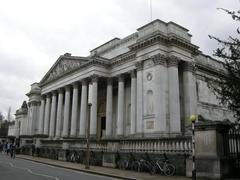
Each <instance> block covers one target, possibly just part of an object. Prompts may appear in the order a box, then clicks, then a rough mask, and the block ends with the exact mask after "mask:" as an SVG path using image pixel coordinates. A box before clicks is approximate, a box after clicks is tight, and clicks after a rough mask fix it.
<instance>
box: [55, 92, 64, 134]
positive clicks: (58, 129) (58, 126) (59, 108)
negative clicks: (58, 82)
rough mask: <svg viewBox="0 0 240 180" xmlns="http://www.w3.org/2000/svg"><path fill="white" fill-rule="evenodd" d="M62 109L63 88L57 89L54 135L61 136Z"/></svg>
mask: <svg viewBox="0 0 240 180" xmlns="http://www.w3.org/2000/svg"><path fill="white" fill-rule="evenodd" d="M62 110H63V89H59V90H58V105H57V123H56V137H57V138H59V137H60V136H61V126H62Z"/></svg>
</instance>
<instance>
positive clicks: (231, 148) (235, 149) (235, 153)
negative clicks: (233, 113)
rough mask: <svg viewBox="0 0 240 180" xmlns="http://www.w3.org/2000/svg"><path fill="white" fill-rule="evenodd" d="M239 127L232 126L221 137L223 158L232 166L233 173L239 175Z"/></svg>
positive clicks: (237, 125)
mask: <svg viewBox="0 0 240 180" xmlns="http://www.w3.org/2000/svg"><path fill="white" fill-rule="evenodd" d="M239 126H240V125H239V124H236V125H234V126H232V127H231V128H230V129H229V130H228V131H227V132H225V133H224V135H223V143H224V149H223V150H224V151H223V152H224V156H225V157H227V158H228V159H229V162H230V163H231V164H232V166H233V172H235V173H237V174H238V175H240V127H239Z"/></svg>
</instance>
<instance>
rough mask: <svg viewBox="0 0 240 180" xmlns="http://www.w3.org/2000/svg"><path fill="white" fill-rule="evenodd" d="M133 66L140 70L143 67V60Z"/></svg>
mask: <svg viewBox="0 0 240 180" xmlns="http://www.w3.org/2000/svg"><path fill="white" fill-rule="evenodd" d="M135 67H136V69H137V71H141V70H142V69H143V62H142V61H138V62H136V63H135Z"/></svg>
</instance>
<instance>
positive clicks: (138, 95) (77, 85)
mask: <svg viewBox="0 0 240 180" xmlns="http://www.w3.org/2000/svg"><path fill="white" fill-rule="evenodd" d="M169 62H170V63H169ZM169 62H167V61H166V60H163V59H162V58H161V57H157V60H156V61H154V63H155V67H156V69H155V71H156V72H157V73H156V74H155V76H156V77H155V81H156V82H155V92H156V93H155V95H156V96H155V99H154V101H155V106H156V108H159V109H157V110H156V111H155V117H156V122H155V124H156V125H155V128H156V130H157V131H167V124H169V125H168V126H169V129H168V130H171V131H173V132H180V131H181V121H180V98H179V77H178V76H179V73H178V60H177V59H169ZM129 73H130V74H131V76H130V77H131V100H130V101H131V110H130V111H131V112H130V113H131V114H130V135H135V134H139V133H143V131H144V130H143V126H144V124H143V123H144V114H143V108H144V107H143V96H144V94H143V88H144V87H143V78H144V77H143V76H144V73H143V63H137V64H136V70H132V71H131V72H129ZM193 77H194V75H193V73H192V71H191V70H190V68H184V74H183V80H184V83H183V86H184V92H185V93H184V99H183V100H184V101H186V102H184V104H185V107H184V109H186V108H187V110H185V111H186V113H187V114H190V113H192V112H190V111H195V110H194V109H193V108H194V103H196V102H195V100H194V98H196V97H194V87H193V84H194V80H193ZM115 79H116V77H115ZM105 80H106V81H107V86H106V91H107V94H106V137H112V136H117V137H121V136H123V135H124V105H125V102H124V96H125V94H124V93H125V79H124V76H122V75H119V76H118V77H117V81H118V98H117V113H116V114H117V117H116V134H114V135H113V78H105ZM98 81H99V78H98V77H97V76H92V77H91V78H90V79H89V78H88V79H83V80H81V81H79V82H74V83H73V84H71V85H68V86H66V87H62V88H60V89H56V90H54V91H52V92H49V93H47V94H42V99H41V107H40V118H39V132H38V134H44V135H47V136H49V137H56V138H59V137H85V136H86V125H87V120H88V119H87V113H88V103H89V99H88V91H89V88H88V87H89V84H90V83H91V85H92V88H91V90H92V92H91V96H92V98H91V110H90V136H92V137H96V135H97V113H98V112H97V109H98V107H97V105H98V102H97V101H98V98H97V97H98ZM166 90H168V95H167V98H166ZM80 92H81V94H80ZM79 95H80V97H79ZM195 95H196V94H195ZM71 97H72V98H71ZM167 101H168V102H167ZM166 120H168V121H170V123H167V122H166ZM77 126H78V127H77Z"/></svg>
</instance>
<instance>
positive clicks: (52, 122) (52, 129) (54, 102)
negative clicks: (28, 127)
mask: <svg viewBox="0 0 240 180" xmlns="http://www.w3.org/2000/svg"><path fill="white" fill-rule="evenodd" d="M56 106H57V93H56V92H55V91H54V92H53V93H52V106H51V118H50V131H49V136H50V137H54V134H55V124H56V108H57V107H56Z"/></svg>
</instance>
